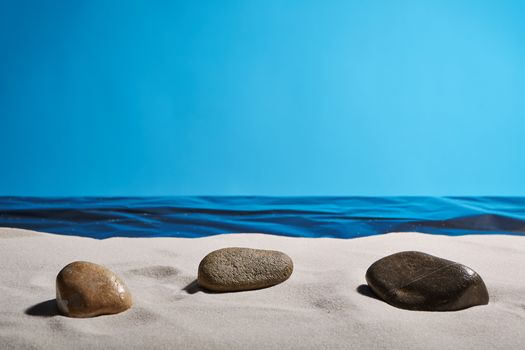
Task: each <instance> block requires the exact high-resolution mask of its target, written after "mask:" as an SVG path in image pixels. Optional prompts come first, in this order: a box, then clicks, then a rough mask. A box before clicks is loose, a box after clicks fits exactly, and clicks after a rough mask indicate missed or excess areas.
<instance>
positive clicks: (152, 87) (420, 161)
mask: <svg viewBox="0 0 525 350" xmlns="http://www.w3.org/2000/svg"><path fill="white" fill-rule="evenodd" d="M524 97H525V2H524V1H479V0H478V1H304V0H302V1H286V2H285V1H268V0H265V1H206V2H205V1H178V2H170V1H129V0H127V1H85V2H75V1H20V0H17V1H5V0H4V1H2V2H1V3H0V195H37V196H44V195H46V196H64V195H68V196H79V195H108V196H116V195H196V194H207V195H239V194H254V195H423V194H424V195H525V180H524V179H525V161H524V155H523V154H524V150H525V98H524Z"/></svg>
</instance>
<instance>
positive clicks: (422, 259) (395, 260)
mask: <svg viewBox="0 0 525 350" xmlns="http://www.w3.org/2000/svg"><path fill="white" fill-rule="evenodd" d="M366 281H367V283H368V285H369V286H370V288H371V289H372V290H373V291H374V293H375V294H377V295H378V296H379V297H380V298H381V299H383V300H384V301H386V302H387V303H389V304H391V305H393V306H396V307H398V308H402V309H409V310H421V311H454V310H460V309H465V308H468V307H471V306H475V305H484V304H488V302H489V295H488V292H487V288H486V287H485V283H484V282H483V280H482V279H481V277H480V276H479V275H478V274H477V273H476V272H475V271H474V270H472V269H471V268H469V267H467V266H464V265H461V264H459V263H456V262H453V261H449V260H445V259H442V258H438V257H435V256H433V255H429V254H425V253H421V252H415V251H407V252H400V253H396V254H393V255H389V256H387V257H384V258H382V259H380V260H378V261H376V262H375V263H373V264H372V265H371V266H370V268H369V269H368V271H367V272H366Z"/></svg>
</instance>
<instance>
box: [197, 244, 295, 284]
mask: <svg viewBox="0 0 525 350" xmlns="http://www.w3.org/2000/svg"><path fill="white" fill-rule="evenodd" d="M292 271H293V262H292V259H291V258H290V257H289V256H288V255H286V254H284V253H282V252H279V251H274V250H261V249H251V248H236V247H234V248H224V249H219V250H216V251H213V252H211V253H210V254H208V255H206V256H205V257H204V259H202V261H201V263H200V264H199V272H198V280H197V281H198V284H199V285H200V286H201V287H203V288H206V289H208V290H211V291H216V292H235V291H242V290H251V289H259V288H265V287H270V286H273V285H276V284H279V283H281V282H284V281H286V280H287V279H288V278H289V277H290V276H291V274H292Z"/></svg>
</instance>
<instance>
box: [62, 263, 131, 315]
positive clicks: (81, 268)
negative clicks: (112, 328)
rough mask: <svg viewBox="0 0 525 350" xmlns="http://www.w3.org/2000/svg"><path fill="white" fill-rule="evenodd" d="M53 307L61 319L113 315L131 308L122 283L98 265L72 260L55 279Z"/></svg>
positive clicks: (127, 293)
mask: <svg viewBox="0 0 525 350" xmlns="http://www.w3.org/2000/svg"><path fill="white" fill-rule="evenodd" d="M56 300H57V306H58V309H59V311H60V313H62V314H63V315H65V316H69V317H94V316H99V315H108V314H116V313H119V312H122V311H125V310H127V309H129V308H130V307H131V305H132V298H131V294H130V292H129V290H128V288H127V287H126V285H125V284H124V282H123V281H122V280H121V279H120V278H119V277H118V276H117V275H116V274H115V273H113V272H112V271H110V270H109V269H107V268H106V267H104V266H102V265H97V264H94V263H91V262H86V261H75V262H72V263H70V264H68V265H67V266H65V267H64V268H63V269H62V270H61V271H60V272H59V274H58V276H57V278H56Z"/></svg>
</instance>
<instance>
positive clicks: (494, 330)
mask: <svg viewBox="0 0 525 350" xmlns="http://www.w3.org/2000/svg"><path fill="white" fill-rule="evenodd" d="M227 246H243V247H253V248H262V249H277V250H282V251H284V252H286V253H287V254H288V255H290V257H291V258H292V259H293V260H294V264H295V269H294V273H293V275H292V277H291V278H290V279H289V280H288V281H286V282H284V283H282V284H280V285H277V286H275V287H272V288H267V289H262V290H257V291H250V292H240V293H226V294H209V293H206V292H203V291H201V290H199V289H198V288H196V287H195V284H194V283H193V282H194V280H195V278H196V275H197V266H198V264H199V261H200V259H201V258H202V257H204V256H205V255H206V254H207V253H208V252H210V251H212V250H214V249H218V248H222V247H227ZM403 250H420V251H424V252H427V253H429V254H433V255H437V256H440V257H443V258H446V259H450V260H454V261H457V262H460V263H463V264H465V265H467V266H470V267H471V268H473V269H474V270H475V271H477V272H478V273H479V274H480V275H481V276H482V277H483V279H484V280H485V283H486V285H487V287H488V289H489V293H490V303H489V305H486V306H477V307H473V308H470V309H466V310H462V311H458V312H418V311H406V310H400V309H396V308H394V307H392V306H390V305H388V304H386V303H384V302H382V301H380V300H377V299H375V298H374V297H371V296H367V295H365V294H366V291H367V290H366V289H365V288H363V287H359V286H360V285H363V284H365V283H366V282H365V278H364V275H365V272H366V269H367V268H368V266H369V265H370V264H371V263H373V262H374V261H376V260H377V259H379V258H381V257H383V256H385V255H388V254H391V253H394V252H398V251H403ZM75 260H87V261H92V262H95V263H99V264H103V265H106V266H107V267H109V268H110V269H112V270H113V271H114V272H116V273H117V274H119V275H120V276H121V277H122V278H123V279H124V281H125V282H126V283H127V285H128V287H129V289H130V290H131V292H132V294H133V298H134V302H135V304H134V306H133V308H132V309H130V310H128V311H126V312H124V313H121V314H118V315H111V316H101V317H96V318H91V319H73V318H67V317H63V316H60V315H56V314H55V312H54V308H53V306H54V304H53V303H54V295H55V277H56V274H57V273H58V271H60V269H61V268H62V267H63V266H64V265H66V264H67V263H69V262H72V261H75ZM0 281H1V282H0V296H1V298H0V349H11V348H13V349H24V348H31V349H33V348H46V349H93V348H98V349H100V348H128V349H129V348H131V349H440V350H442V349H525V238H523V237H512V236H464V237H446V236H434V235H425V234H419V233H392V234H388V235H382V236H374V237H368V238H359V239H348V240H340V239H324V238H323V239H311V238H289V237H278V236H270V235H259V234H232V235H220V236H214V237H207V238H199V239H183V238H144V239H143V238H139V239H137V238H112V239H107V240H94V239H88V238H79V237H67V236H59V235H51V234H43V233H36V232H32V231H25V230H18V229H0ZM360 291H361V293H360Z"/></svg>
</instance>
